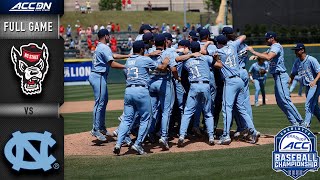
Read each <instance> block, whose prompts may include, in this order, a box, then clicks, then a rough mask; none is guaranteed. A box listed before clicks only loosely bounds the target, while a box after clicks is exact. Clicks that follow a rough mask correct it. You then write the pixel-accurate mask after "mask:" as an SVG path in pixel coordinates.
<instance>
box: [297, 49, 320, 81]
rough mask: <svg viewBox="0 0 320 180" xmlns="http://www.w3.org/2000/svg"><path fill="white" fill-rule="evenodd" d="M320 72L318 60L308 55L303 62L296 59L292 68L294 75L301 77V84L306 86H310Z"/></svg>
mask: <svg viewBox="0 0 320 180" xmlns="http://www.w3.org/2000/svg"><path fill="white" fill-rule="evenodd" d="M319 72H320V65H319V62H318V60H317V59H316V58H314V57H312V56H309V55H307V56H306V58H305V59H304V60H303V61H301V60H300V59H299V58H297V59H296V61H295V62H294V65H293V68H292V72H291V73H292V74H293V75H297V74H298V75H299V76H301V82H302V83H303V85H304V86H308V85H309V84H310V83H311V82H312V81H313V80H314V78H315V77H316V76H317V74H318V73H319Z"/></svg>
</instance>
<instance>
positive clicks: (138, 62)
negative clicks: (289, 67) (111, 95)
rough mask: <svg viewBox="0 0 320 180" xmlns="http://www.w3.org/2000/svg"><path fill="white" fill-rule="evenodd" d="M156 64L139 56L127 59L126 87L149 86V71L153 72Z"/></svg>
mask: <svg viewBox="0 0 320 180" xmlns="http://www.w3.org/2000/svg"><path fill="white" fill-rule="evenodd" d="M157 67H158V63H157V62H155V61H153V60H152V59H151V58H149V57H146V56H140V55H132V56H130V58H128V59H127V62H126V70H127V80H126V83H127V86H129V85H146V86H148V85H149V81H150V75H149V69H151V70H154V69H155V68H157Z"/></svg>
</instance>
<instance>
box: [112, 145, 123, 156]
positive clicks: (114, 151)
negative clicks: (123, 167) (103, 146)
mask: <svg viewBox="0 0 320 180" xmlns="http://www.w3.org/2000/svg"><path fill="white" fill-rule="evenodd" d="M120 149H121V146H119V145H116V146H114V148H113V153H114V154H116V155H119V154H120Z"/></svg>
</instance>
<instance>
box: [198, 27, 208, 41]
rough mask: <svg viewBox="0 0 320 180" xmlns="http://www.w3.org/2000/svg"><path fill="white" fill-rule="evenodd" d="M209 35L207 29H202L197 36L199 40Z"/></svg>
mask: <svg viewBox="0 0 320 180" xmlns="http://www.w3.org/2000/svg"><path fill="white" fill-rule="evenodd" d="M210 34H211V33H210V31H209V30H208V29H202V30H201V31H200V32H199V35H200V39H201V38H203V37H205V36H209V35H210Z"/></svg>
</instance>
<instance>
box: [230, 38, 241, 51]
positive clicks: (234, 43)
mask: <svg viewBox="0 0 320 180" xmlns="http://www.w3.org/2000/svg"><path fill="white" fill-rule="evenodd" d="M241 43H242V41H240V39H237V40H235V41H233V42H232V45H233V46H234V47H235V48H236V49H239V46H240V44H241Z"/></svg>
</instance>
